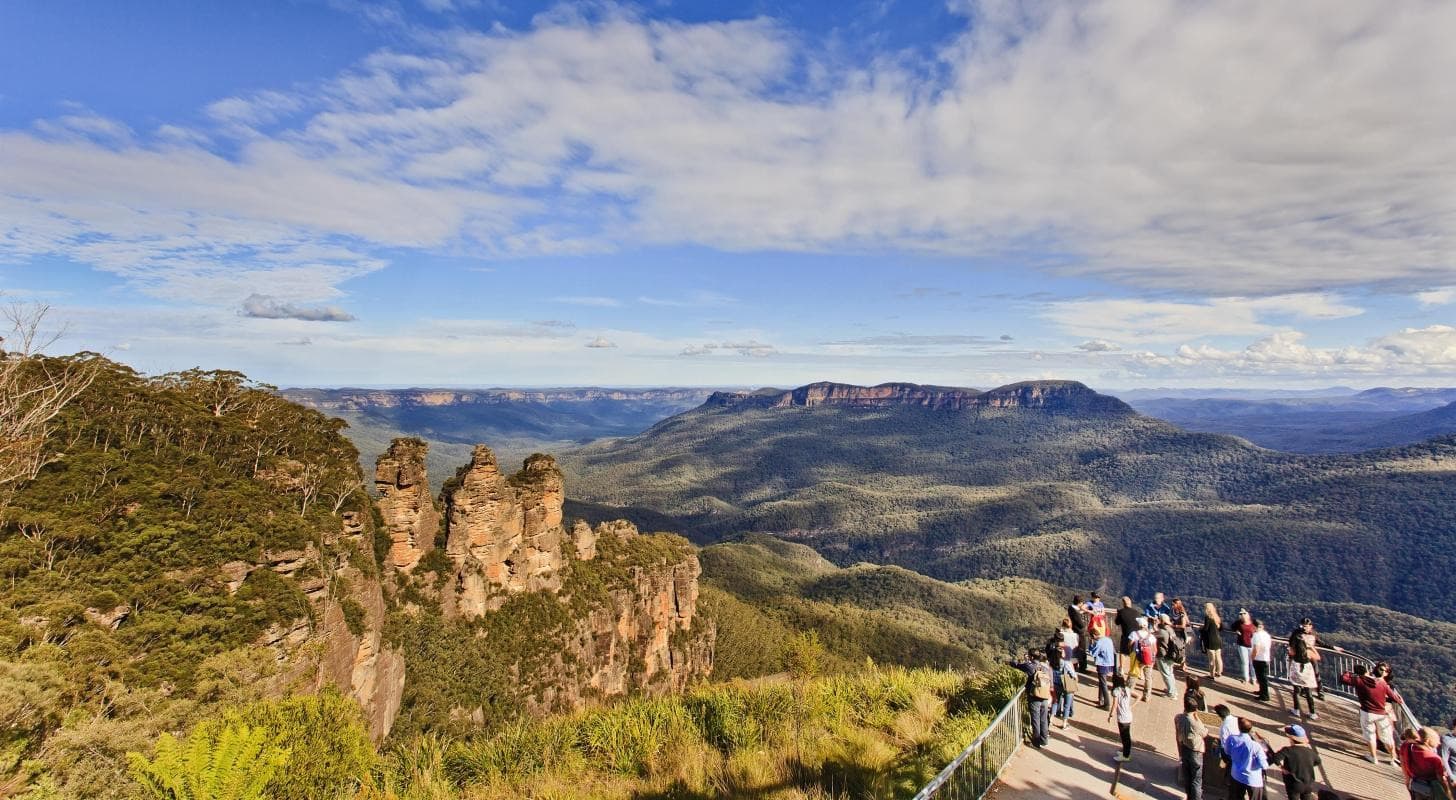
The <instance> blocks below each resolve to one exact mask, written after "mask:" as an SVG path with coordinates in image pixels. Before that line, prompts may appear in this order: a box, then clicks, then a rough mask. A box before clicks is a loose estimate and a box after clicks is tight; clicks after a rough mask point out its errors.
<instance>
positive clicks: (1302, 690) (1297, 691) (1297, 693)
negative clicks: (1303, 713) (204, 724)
mask: <svg viewBox="0 0 1456 800" xmlns="http://www.w3.org/2000/svg"><path fill="white" fill-rule="evenodd" d="M1290 694H1292V695H1293V696H1294V697H1293V700H1291V701H1290V702H1292V703H1294V710H1295V711H1298V710H1299V698H1300V697H1301V696H1303V697H1304V702H1305V704H1306V705H1308V706H1309V713H1311V714H1313V713H1314V696H1313V695H1311V694H1310V693H1309V687H1307V686H1295V687H1292V688H1291V689H1290Z"/></svg>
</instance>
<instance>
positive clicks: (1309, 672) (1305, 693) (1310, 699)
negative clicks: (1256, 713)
mask: <svg viewBox="0 0 1456 800" xmlns="http://www.w3.org/2000/svg"><path fill="white" fill-rule="evenodd" d="M1308 627H1309V619H1308V618H1306V619H1305V620H1304V621H1303V622H1301V623H1300V624H1299V626H1298V627H1296V628H1295V629H1294V631H1293V632H1292V633H1290V634H1289V645H1288V647H1289V693H1290V702H1291V703H1292V704H1293V705H1294V712H1293V713H1294V716H1295V718H1296V719H1297V718H1298V717H1299V698H1300V697H1303V698H1304V702H1305V703H1306V704H1307V705H1308V706H1309V712H1308V713H1309V719H1312V720H1316V719H1319V714H1316V713H1315V711H1314V690H1315V689H1316V688H1318V686H1319V677H1318V676H1317V675H1316V674H1315V664H1314V659H1312V658H1311V657H1310V645H1309V640H1308V639H1307V638H1305V635H1304V634H1305V630H1306V629H1307V628H1308Z"/></svg>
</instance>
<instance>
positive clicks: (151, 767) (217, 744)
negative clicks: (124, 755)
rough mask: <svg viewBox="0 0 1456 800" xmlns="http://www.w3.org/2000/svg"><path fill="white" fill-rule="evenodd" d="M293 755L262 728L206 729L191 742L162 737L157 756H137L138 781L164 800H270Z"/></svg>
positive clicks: (210, 726)
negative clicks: (278, 775) (272, 786)
mask: <svg viewBox="0 0 1456 800" xmlns="http://www.w3.org/2000/svg"><path fill="white" fill-rule="evenodd" d="M288 761H289V751H288V750H287V749H286V748H280V747H279V746H278V745H276V744H275V743H274V742H273V737H272V735H271V732H270V731H268V729H266V728H264V727H262V726H252V725H240V724H234V723H223V724H218V723H216V722H211V723H203V724H201V725H198V726H197V727H196V728H194V729H193V730H192V733H191V734H189V735H188V736H187V741H186V742H185V743H184V742H179V741H177V739H176V738H175V737H173V736H172V735H171V734H169V733H168V734H162V738H161V740H159V741H158V742H157V755H156V757H155V758H153V759H151V760H148V759H147V758H146V757H144V756H142V755H141V754H140V753H132V754H131V764H132V776H133V777H134V778H136V780H137V782H138V783H140V784H141V785H142V788H143V789H145V790H146V792H147V794H148V796H150V797H154V798H158V800H265V798H267V797H268V795H267V794H265V793H264V792H265V790H266V788H267V786H268V784H269V782H270V781H272V780H273V776H274V774H275V773H276V772H277V771H278V770H279V769H281V768H282V767H284V766H285V765H287V764H288Z"/></svg>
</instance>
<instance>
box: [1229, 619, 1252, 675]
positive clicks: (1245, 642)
mask: <svg viewBox="0 0 1456 800" xmlns="http://www.w3.org/2000/svg"><path fill="white" fill-rule="evenodd" d="M1229 630H1231V631H1233V633H1234V636H1235V637H1236V638H1237V641H1236V644H1237V645H1238V648H1239V666H1240V668H1241V669H1242V670H1243V675H1244V685H1245V686H1253V685H1254V672H1253V665H1252V664H1251V663H1250V662H1249V657H1250V656H1251V655H1253V649H1254V617H1253V615H1252V614H1250V613H1249V611H1248V609H1244V608H1241V609H1239V615H1238V617H1237V618H1235V619H1234V621H1233V622H1230V623H1229Z"/></svg>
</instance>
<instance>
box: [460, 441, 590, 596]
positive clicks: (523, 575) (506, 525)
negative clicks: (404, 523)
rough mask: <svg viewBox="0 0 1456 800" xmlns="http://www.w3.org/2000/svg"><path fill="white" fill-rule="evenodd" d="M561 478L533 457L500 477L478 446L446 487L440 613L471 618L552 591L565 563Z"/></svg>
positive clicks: (548, 462) (550, 464) (547, 460)
mask: <svg viewBox="0 0 1456 800" xmlns="http://www.w3.org/2000/svg"><path fill="white" fill-rule="evenodd" d="M565 495H566V490H565V481H564V480H563V478H562V475H561V470H559V469H557V467H556V461H555V459H553V458H551V457H550V456H545V455H534V456H531V457H530V458H528V459H526V463H525V466H524V467H523V468H522V469H521V471H520V472H517V473H516V474H514V475H512V476H510V477H509V478H507V477H506V476H504V475H502V474H501V471H500V467H499V465H498V464H497V463H496V459H495V454H493V453H492V452H491V451H490V448H488V447H486V446H484V445H480V446H478V447H476V448H475V452H474V453H473V454H472V457H471V461H470V464H469V465H467V466H465V467H464V468H462V469H461V470H460V472H459V473H457V474H456V476H455V479H454V480H453V481H451V483H450V484H449V485H447V486H446V487H445V492H444V497H445V517H446V534H447V538H446V543H445V554H446V555H447V556H449V557H450V560H451V562H452V563H453V564H454V565H455V577H454V587H453V591H452V592H449V593H447V596H446V597H445V598H443V600H444V606H445V610H446V613H447V614H453V615H460V616H465V617H478V616H480V615H481V614H484V613H485V612H487V611H494V610H496V609H498V608H500V606H501V604H502V603H503V602H505V599H506V598H507V597H509V596H510V595H512V594H518V593H520V592H543V591H545V592H555V591H557V590H558V589H560V588H561V570H562V568H563V566H564V564H565V561H564V558H565V556H564V553H563V548H562V542H563V540H564V539H565V538H566V531H565V529H564V528H563V526H562V513H561V509H562V505H563V503H564V502H565Z"/></svg>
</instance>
